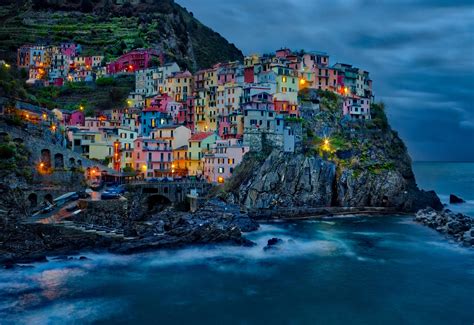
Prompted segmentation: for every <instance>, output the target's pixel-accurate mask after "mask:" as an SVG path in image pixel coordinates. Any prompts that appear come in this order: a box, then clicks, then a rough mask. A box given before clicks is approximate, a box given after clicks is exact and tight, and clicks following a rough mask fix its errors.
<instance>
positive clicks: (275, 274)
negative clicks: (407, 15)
mask: <svg viewBox="0 0 474 325" xmlns="http://www.w3.org/2000/svg"><path fill="white" fill-rule="evenodd" d="M418 168H419V166H418V167H417V169H418ZM417 174H418V172H417ZM419 178H420V177H419ZM419 182H420V183H421V182H428V181H427V180H426V179H425V180H423V181H421V180H419ZM449 191H451V190H449ZM449 191H447V192H449ZM459 194H460V195H463V193H459ZM464 194H467V195H464V196H465V197H466V198H467V197H468V194H469V193H468V192H465V193H464ZM248 237H249V238H250V239H252V240H254V241H255V242H256V243H257V246H255V247H251V248H241V247H230V246H215V247H214V246H205V247H196V248H187V249H180V250H168V251H159V252H151V253H146V254H136V255H131V256H116V255H111V254H101V255H97V254H88V253H86V252H85V253H84V255H86V256H88V257H89V258H90V260H86V261H79V260H75V261H51V262H49V263H40V264H35V265H34V267H33V268H23V269H15V270H0V324H70V323H99V324H106V323H107V324H108V323H110V324H123V323H132V324H435V325H436V324H473V322H474V299H473V297H474V296H473V293H474V250H471V249H467V248H463V247H459V246H458V245H456V244H455V243H450V242H449V241H448V240H446V239H445V238H443V237H442V236H441V235H439V234H438V233H436V232H435V231H433V230H432V229H429V228H427V227H424V226H421V225H419V224H416V223H414V222H413V221H412V218H411V217H409V216H391V217H356V216H348V217H344V218H337V219H334V218H327V219H322V220H313V221H302V222H294V223H272V224H265V225H262V227H261V229H260V230H259V231H257V232H254V233H251V234H249V235H248ZM271 237H279V238H281V239H283V240H284V241H285V243H284V244H283V245H282V247H281V249H280V250H278V251H264V250H263V247H264V246H265V244H266V241H267V240H268V239H269V238H271Z"/></svg>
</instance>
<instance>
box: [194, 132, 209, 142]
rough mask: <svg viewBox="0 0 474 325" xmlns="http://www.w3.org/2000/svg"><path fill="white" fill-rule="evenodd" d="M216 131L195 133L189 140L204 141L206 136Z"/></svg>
mask: <svg viewBox="0 0 474 325" xmlns="http://www.w3.org/2000/svg"><path fill="white" fill-rule="evenodd" d="M213 134H214V132H199V133H195V134H193V135H192V136H191V138H190V139H189V141H202V140H204V139H205V138H207V137H209V136H211V135H213Z"/></svg>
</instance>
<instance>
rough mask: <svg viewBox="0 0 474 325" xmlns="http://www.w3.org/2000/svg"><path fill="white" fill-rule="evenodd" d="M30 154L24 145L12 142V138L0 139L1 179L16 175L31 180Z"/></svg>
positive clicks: (4, 137)
mask: <svg viewBox="0 0 474 325" xmlns="http://www.w3.org/2000/svg"><path fill="white" fill-rule="evenodd" d="M29 157H30V153H29V152H28V151H27V150H26V148H25V146H24V145H23V144H22V143H19V142H16V141H12V139H11V137H10V136H2V137H0V177H1V178H2V179H4V178H5V177H6V176H8V175H12V174H14V175H16V176H18V177H23V178H25V179H26V180H31V177H32V174H31V166H29V164H28V160H29Z"/></svg>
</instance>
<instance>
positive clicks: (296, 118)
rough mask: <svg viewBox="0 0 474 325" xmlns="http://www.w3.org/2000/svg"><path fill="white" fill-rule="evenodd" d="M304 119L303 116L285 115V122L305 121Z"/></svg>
mask: <svg viewBox="0 0 474 325" xmlns="http://www.w3.org/2000/svg"><path fill="white" fill-rule="evenodd" d="M303 121H304V120H303V119H302V118H301V117H292V116H285V122H295V123H303Z"/></svg>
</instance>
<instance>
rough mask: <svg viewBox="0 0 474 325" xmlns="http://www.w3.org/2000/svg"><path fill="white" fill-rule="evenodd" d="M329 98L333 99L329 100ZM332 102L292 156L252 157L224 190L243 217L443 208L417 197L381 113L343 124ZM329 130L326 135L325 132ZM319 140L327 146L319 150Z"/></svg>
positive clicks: (407, 162)
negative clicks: (309, 210)
mask: <svg viewBox="0 0 474 325" xmlns="http://www.w3.org/2000/svg"><path fill="white" fill-rule="evenodd" d="M331 96H333V95H331ZM337 104H338V103H337V101H334V102H333V103H332V104H331V105H327V107H324V106H323V107H322V111H321V112H319V113H317V114H315V116H314V117H313V118H309V119H305V120H304V121H303V128H304V132H305V135H304V140H303V144H302V147H301V148H298V151H297V152H296V153H284V152H282V151H280V150H279V149H273V151H272V152H271V153H270V154H268V155H267V154H264V153H250V154H248V155H247V156H246V158H245V159H244V161H243V163H242V164H241V166H239V168H237V169H236V172H235V173H234V177H233V179H231V181H230V182H229V184H228V185H227V187H226V188H225V189H226V191H227V197H228V199H229V200H230V201H232V202H238V203H240V204H241V205H243V206H245V207H246V208H247V209H249V210H255V209H279V208H282V209H285V208H294V207H304V206H305V207H331V206H333V207H387V208H395V209H396V210H398V211H406V212H408V211H410V212H411V211H417V210H419V209H422V208H426V207H432V208H435V209H441V208H442V204H441V202H440V200H439V198H438V197H437V196H436V194H435V193H434V192H432V191H431V192H426V191H422V190H420V189H419V188H418V187H417V185H416V180H415V176H414V174H413V171H412V169H411V159H410V157H409V155H408V152H407V149H406V147H405V145H404V144H403V141H402V140H401V139H400V138H399V136H398V134H397V133H396V132H394V131H393V130H391V129H390V127H389V125H388V123H387V121H386V118H385V114H384V112H383V107H382V106H380V105H379V106H374V107H373V110H374V116H373V120H372V121H365V122H348V121H345V122H344V123H342V122H341V121H342V116H340V113H339V112H340V109H339V108H338V105H337ZM327 130H331V131H330V132H328V131H327ZM323 136H324V137H327V138H326V139H328V141H329V145H326V146H325V145H324V140H323Z"/></svg>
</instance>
